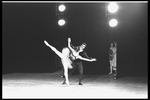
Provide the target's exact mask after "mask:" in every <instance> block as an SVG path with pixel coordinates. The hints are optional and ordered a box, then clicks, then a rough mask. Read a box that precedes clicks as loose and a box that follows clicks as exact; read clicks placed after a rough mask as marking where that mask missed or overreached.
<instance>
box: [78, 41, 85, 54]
mask: <svg viewBox="0 0 150 100" xmlns="http://www.w3.org/2000/svg"><path fill="white" fill-rule="evenodd" d="M85 47H86V43H82V44H81V45H80V49H79V52H82V51H83V50H84V49H85Z"/></svg>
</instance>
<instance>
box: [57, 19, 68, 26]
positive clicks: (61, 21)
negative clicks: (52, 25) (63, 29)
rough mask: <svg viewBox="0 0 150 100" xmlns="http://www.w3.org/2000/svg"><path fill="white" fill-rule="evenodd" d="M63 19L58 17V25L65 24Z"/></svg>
mask: <svg viewBox="0 0 150 100" xmlns="http://www.w3.org/2000/svg"><path fill="white" fill-rule="evenodd" d="M65 23H66V22H65V20H64V19H60V20H59V21H58V25H59V26H63V25H65Z"/></svg>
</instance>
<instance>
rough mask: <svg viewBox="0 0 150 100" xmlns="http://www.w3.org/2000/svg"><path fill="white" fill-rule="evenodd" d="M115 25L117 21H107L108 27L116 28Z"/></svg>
mask: <svg viewBox="0 0 150 100" xmlns="http://www.w3.org/2000/svg"><path fill="white" fill-rule="evenodd" d="M117 24H118V21H117V20H116V19H111V20H110V21H109V25H110V26H111V27H115V26H117Z"/></svg>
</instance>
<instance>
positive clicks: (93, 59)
mask: <svg viewBox="0 0 150 100" xmlns="http://www.w3.org/2000/svg"><path fill="white" fill-rule="evenodd" d="M76 59H81V60H85V61H91V62H92V61H96V59H95V58H92V59H88V58H83V57H81V56H77V57H76Z"/></svg>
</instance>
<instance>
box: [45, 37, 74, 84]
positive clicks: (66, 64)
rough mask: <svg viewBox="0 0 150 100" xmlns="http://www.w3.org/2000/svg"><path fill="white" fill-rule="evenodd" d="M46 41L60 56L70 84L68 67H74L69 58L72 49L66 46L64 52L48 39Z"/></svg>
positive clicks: (67, 81)
mask: <svg viewBox="0 0 150 100" xmlns="http://www.w3.org/2000/svg"><path fill="white" fill-rule="evenodd" d="M44 43H45V44H46V45H47V46H48V47H50V48H51V49H52V50H53V51H54V52H55V53H56V54H57V55H58V56H59V57H60V58H61V62H62V65H63V69H64V75H65V82H66V83H67V85H68V86H69V79H68V69H71V68H73V67H72V65H71V64H72V61H71V60H70V59H69V55H70V50H69V49H68V48H67V47H65V48H63V49H62V52H60V51H58V50H57V49H56V48H55V47H53V46H51V45H50V44H49V43H48V42H47V41H46V40H44Z"/></svg>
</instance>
